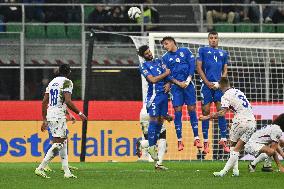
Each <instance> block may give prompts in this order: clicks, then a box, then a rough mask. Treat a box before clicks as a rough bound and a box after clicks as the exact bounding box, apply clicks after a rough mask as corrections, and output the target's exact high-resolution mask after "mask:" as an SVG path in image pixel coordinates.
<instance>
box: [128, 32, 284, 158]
mask: <svg viewBox="0 0 284 189" xmlns="http://www.w3.org/2000/svg"><path fill="white" fill-rule="evenodd" d="M207 35H208V34H207V33H150V34H149V36H148V37H132V39H133V41H134V43H135V46H136V48H138V47H139V46H141V45H144V44H148V45H149V47H150V49H151V51H152V52H153V54H154V56H155V57H158V58H160V57H162V55H163V54H164V53H165V52H166V51H165V50H164V49H163V48H162V46H161V44H160V41H161V39H162V38H163V37H165V36H172V37H174V38H175V40H176V42H177V44H178V46H179V47H187V48H189V49H190V50H191V51H192V53H193V54H194V55H196V54H197V50H198V48H199V47H200V46H204V45H208V40H207ZM219 38H220V40H219V48H221V49H223V50H226V51H228V53H229V64H228V77H229V79H230V81H231V82H232V85H233V86H234V87H236V88H238V89H240V90H241V91H243V92H244V93H245V94H246V96H247V98H248V99H249V101H250V102H251V104H252V106H253V111H254V114H255V116H256V118H257V127H258V128H260V127H262V126H263V125H265V124H267V123H270V122H271V120H272V119H273V118H274V117H275V116H277V115H279V114H280V113H283V112H284V103H283V71H284V43H283V42H284V34H264V33H220V34H219ZM140 61H142V60H141V59H140ZM193 81H194V82H195V86H196V95H197V113H198V116H200V115H201V103H200V100H201V97H200V86H201V84H200V77H199V75H198V74H197V72H195V77H194V79H193ZM146 87H147V83H146V81H145V80H144V78H143V79H142V89H143V97H144V96H145V93H146ZM211 112H216V109H215V106H214V104H212V105H211ZM169 114H170V115H174V110H173V107H172V104H171V102H170V103H169ZM232 117H233V114H231V113H229V114H227V115H226V119H227V123H228V124H229V123H230V122H231V119H232ZM189 119H190V118H189V116H188V114H187V111H186V107H185V106H184V107H183V141H184V143H185V148H184V150H183V151H181V152H179V151H178V150H177V137H176V134H175V127H174V123H173V122H172V123H170V124H167V123H166V127H167V143H168V153H167V155H166V157H165V159H166V160H196V159H200V160H203V159H206V160H216V159H227V158H228V154H225V153H224V152H223V149H222V148H221V146H219V144H218V142H219V140H220V132H219V127H218V121H210V127H209V142H210V153H209V154H207V155H206V156H205V155H204V154H203V153H202V151H198V150H197V149H196V147H194V146H193V140H194V137H193V132H192V129H191V126H190V122H189ZM199 137H200V139H201V141H203V136H202V129H201V122H200V123H199ZM241 156H242V157H241V159H250V158H252V157H251V156H250V155H247V154H244V153H242V154H241Z"/></svg>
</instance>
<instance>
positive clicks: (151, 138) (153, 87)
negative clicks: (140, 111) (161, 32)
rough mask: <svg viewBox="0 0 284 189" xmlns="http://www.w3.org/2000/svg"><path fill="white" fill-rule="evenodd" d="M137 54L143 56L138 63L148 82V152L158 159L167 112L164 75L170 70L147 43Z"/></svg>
mask: <svg viewBox="0 0 284 189" xmlns="http://www.w3.org/2000/svg"><path fill="white" fill-rule="evenodd" d="M138 55H139V56H141V57H142V58H144V60H145V62H144V63H143V64H141V65H140V72H141V74H142V75H143V76H144V77H145V78H146V80H147V82H148V90H147V97H146V98H147V99H146V103H147V104H146V108H147V112H148V114H149V116H150V119H149V127H148V142H149V148H148V153H149V154H150V155H151V157H152V159H153V160H155V161H158V160H159V159H158V152H157V147H156V144H157V140H158V138H159V135H160V131H161V129H162V125H163V122H164V117H165V116H167V113H168V94H167V92H168V91H167V90H166V89H165V88H164V86H165V84H166V83H167V82H168V81H167V79H166V77H167V76H168V75H169V74H170V70H169V69H167V68H166V66H165V65H163V63H162V61H161V60H160V59H154V58H153V55H152V52H151V51H150V49H149V47H148V46H147V45H143V46H141V47H139V49H138Z"/></svg>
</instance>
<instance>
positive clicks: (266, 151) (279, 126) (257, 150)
mask: <svg viewBox="0 0 284 189" xmlns="http://www.w3.org/2000/svg"><path fill="white" fill-rule="evenodd" d="M283 131H284V114H280V115H279V116H278V117H277V118H276V119H275V120H274V121H273V122H272V124H271V125H266V126H264V127H262V128H261V129H260V130H257V131H256V132H255V133H254V134H253V135H252V136H251V138H250V140H249V141H248V143H247V144H246V145H245V151H246V152H247V153H249V154H251V155H253V156H255V157H257V158H256V159H255V160H254V161H253V162H251V163H250V164H249V165H248V169H249V171H250V172H255V168H256V164H257V163H258V162H261V161H263V160H265V159H267V158H269V157H273V159H274V161H275V163H276V165H277V166H278V168H279V171H280V172H284V167H283V166H282V165H281V163H280V161H279V158H278V153H279V154H280V155H281V156H282V157H283V155H284V154H283V151H282V150H281V148H280V147H279V144H278V143H279V142H280V138H281V136H282V132H283ZM282 142H283V141H282ZM281 145H283V143H282V144H281Z"/></svg>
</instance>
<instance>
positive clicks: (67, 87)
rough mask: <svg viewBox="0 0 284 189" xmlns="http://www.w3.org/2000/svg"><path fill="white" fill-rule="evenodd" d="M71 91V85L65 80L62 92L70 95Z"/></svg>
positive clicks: (70, 82) (69, 81)
mask: <svg viewBox="0 0 284 189" xmlns="http://www.w3.org/2000/svg"><path fill="white" fill-rule="evenodd" d="M72 90H73V83H72V81H71V80H69V79H66V80H65V81H64V83H63V89H62V91H63V92H69V93H71V94H72Z"/></svg>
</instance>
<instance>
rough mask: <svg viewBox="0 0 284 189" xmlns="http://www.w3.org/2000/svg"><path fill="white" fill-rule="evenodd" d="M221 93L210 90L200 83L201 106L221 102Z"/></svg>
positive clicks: (218, 90)
mask: <svg viewBox="0 0 284 189" xmlns="http://www.w3.org/2000/svg"><path fill="white" fill-rule="evenodd" d="M222 96H223V93H222V91H221V90H220V89H217V90H214V89H210V88H209V87H208V86H207V85H205V84H204V83H202V85H201V98H202V100H201V102H202V105H206V104H208V103H211V102H221V98H222Z"/></svg>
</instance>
